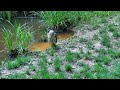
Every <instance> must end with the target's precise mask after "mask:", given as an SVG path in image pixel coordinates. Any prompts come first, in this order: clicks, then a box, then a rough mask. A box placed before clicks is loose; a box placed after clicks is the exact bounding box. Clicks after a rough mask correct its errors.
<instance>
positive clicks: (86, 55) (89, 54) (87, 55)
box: [84, 52, 93, 60]
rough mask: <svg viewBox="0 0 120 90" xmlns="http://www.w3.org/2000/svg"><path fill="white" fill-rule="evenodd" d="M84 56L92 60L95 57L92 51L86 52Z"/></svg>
mask: <svg viewBox="0 0 120 90" xmlns="http://www.w3.org/2000/svg"><path fill="white" fill-rule="evenodd" d="M84 57H85V60H91V59H92V58H93V57H92V54H91V53H90V52H87V53H85V54H84Z"/></svg>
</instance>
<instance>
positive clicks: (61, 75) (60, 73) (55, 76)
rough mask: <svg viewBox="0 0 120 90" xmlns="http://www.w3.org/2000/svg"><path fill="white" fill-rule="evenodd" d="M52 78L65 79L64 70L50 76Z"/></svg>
mask: <svg viewBox="0 0 120 90" xmlns="http://www.w3.org/2000/svg"><path fill="white" fill-rule="evenodd" d="M50 78H51V79H65V73H64V72H57V73H54V74H52V75H51V76H50Z"/></svg>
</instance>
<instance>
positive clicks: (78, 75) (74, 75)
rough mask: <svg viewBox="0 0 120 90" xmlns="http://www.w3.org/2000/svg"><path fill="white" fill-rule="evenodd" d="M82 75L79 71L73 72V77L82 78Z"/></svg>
mask: <svg viewBox="0 0 120 90" xmlns="http://www.w3.org/2000/svg"><path fill="white" fill-rule="evenodd" d="M81 78H82V77H81V75H80V74H79V73H78V72H74V73H73V74H72V79H81Z"/></svg>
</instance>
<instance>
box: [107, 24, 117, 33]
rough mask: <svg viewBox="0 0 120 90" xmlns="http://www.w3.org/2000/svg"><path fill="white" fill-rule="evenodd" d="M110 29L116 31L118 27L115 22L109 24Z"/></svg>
mask: <svg viewBox="0 0 120 90" xmlns="http://www.w3.org/2000/svg"><path fill="white" fill-rule="evenodd" d="M108 29H109V31H111V32H113V31H116V29H117V28H116V27H115V26H114V25H113V24H109V25H108Z"/></svg>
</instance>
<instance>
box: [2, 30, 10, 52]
mask: <svg viewBox="0 0 120 90" xmlns="http://www.w3.org/2000/svg"><path fill="white" fill-rule="evenodd" d="M3 32H4V39H5V46H6V48H7V50H8V52H10V50H11V49H12V33H11V32H10V30H7V29H6V28H4V29H3Z"/></svg>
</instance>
